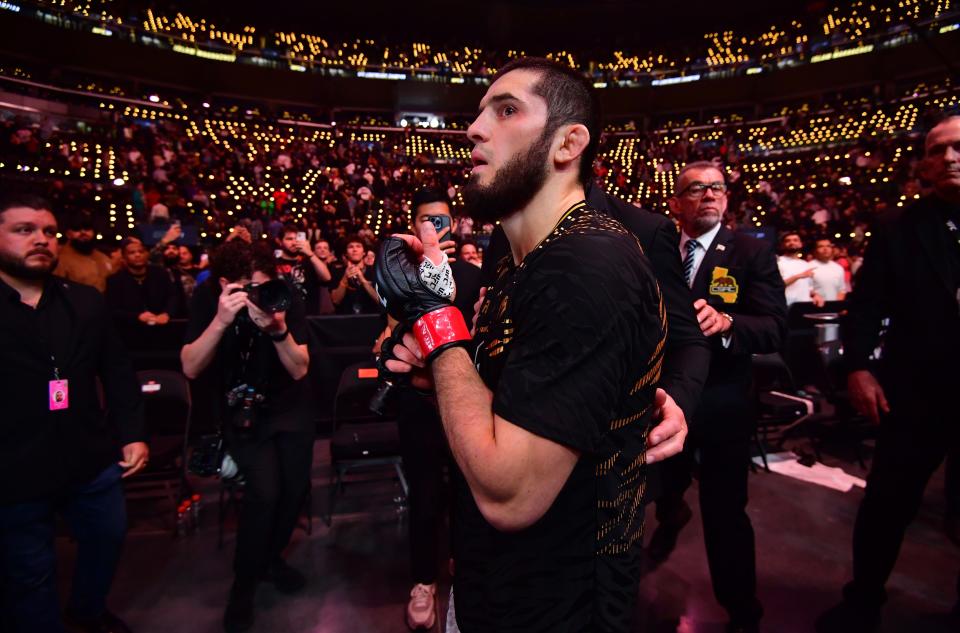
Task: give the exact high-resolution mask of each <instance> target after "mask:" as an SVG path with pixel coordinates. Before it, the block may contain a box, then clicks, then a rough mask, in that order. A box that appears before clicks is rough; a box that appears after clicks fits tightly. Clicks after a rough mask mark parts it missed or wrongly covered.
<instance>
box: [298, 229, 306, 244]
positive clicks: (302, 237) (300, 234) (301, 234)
mask: <svg viewBox="0 0 960 633" xmlns="http://www.w3.org/2000/svg"><path fill="white" fill-rule="evenodd" d="M297 239H298V240H299V241H301V242H305V241H307V234H306V233H304V232H303V231H299V232H298V233H297Z"/></svg>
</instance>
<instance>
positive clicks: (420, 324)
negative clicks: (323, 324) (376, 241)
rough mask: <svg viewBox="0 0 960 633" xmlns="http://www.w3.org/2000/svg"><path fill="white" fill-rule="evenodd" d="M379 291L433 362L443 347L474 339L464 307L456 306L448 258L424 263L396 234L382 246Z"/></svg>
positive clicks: (390, 309) (388, 310)
mask: <svg viewBox="0 0 960 633" xmlns="http://www.w3.org/2000/svg"><path fill="white" fill-rule="evenodd" d="M375 272H376V287H377V294H379V295H380V301H381V302H382V303H383V306H384V307H385V308H386V309H387V313H388V314H390V316H392V317H393V318H395V319H396V320H397V321H399V322H400V323H403V324H405V325H407V326H409V327H410V329H411V330H412V331H413V334H414V336H415V338H416V339H417V344H418V345H419V346H420V352H421V354H422V356H423V358H424V359H425V360H426V361H427V362H429V361H431V360H432V359H433V358H434V357H435V356H436V355H437V354H439V353H440V352H442V351H443V350H445V349H447V348H449V347H453V346H456V345H466V344H467V343H468V342H469V341H470V338H471V337H470V330H469V328H467V324H466V322H464V320H463V315H462V314H461V313H460V310H458V309H457V308H455V307H453V304H452V303H451V302H450V301H451V299H450V297H451V296H452V294H453V275H452V273H451V271H450V265H449V264H448V263H447V262H446V260H445V259H444V261H443V262H442V263H441V264H439V265H438V264H433V263H432V262H431V261H430V260H429V259H428V258H427V259H425V260H424V261H423V262H422V263H421V262H420V261H418V258H417V257H416V255H415V254H414V253H412V252H411V251H410V249H409V248H408V247H407V244H406V243H405V242H404V241H403V240H401V239H399V238H396V237H391V238H388V239H386V240H385V241H384V242H383V244H382V245H381V246H380V253H379V255H378V256H377V263H376V265H375Z"/></svg>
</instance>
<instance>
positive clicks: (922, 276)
mask: <svg viewBox="0 0 960 633" xmlns="http://www.w3.org/2000/svg"><path fill="white" fill-rule="evenodd" d="M948 208H949V207H948V205H947V203H945V202H943V201H942V200H940V199H939V198H936V197H933V196H931V197H927V198H923V199H921V200H919V201H917V202H916V203H914V204H913V205H911V206H909V207H907V208H906V209H902V210H901V209H897V210H896V211H893V212H891V213H889V214H886V215H884V216H882V217H881V218H879V219H878V221H877V222H876V223H875V226H873V227H871V230H872V238H871V239H870V244H869V245H868V246H867V250H866V253H865V254H864V260H863V266H862V267H861V269H860V270H859V272H858V273H857V279H856V283H855V284H854V291H853V293H852V294H851V295H850V297H849V301H848V312H847V315H846V317H845V318H844V319H843V320H842V321H841V336H842V339H843V348H844V359H845V363H846V368H847V370H848V371H854V370H857V369H866V368H867V367H868V365H869V358H870V355H871V353H872V352H873V350H874V349H875V348H876V347H877V345H878V344H879V342H880V331H881V320H882V319H884V318H889V319H890V326H889V328H888V329H887V332H886V335H885V336H884V342H883V360H882V362H881V366H880V371H879V374H880V375H879V376H878V377H879V378H880V380H881V381H882V382H883V383H884V387H885V388H886V389H890V388H891V387H894V386H895V385H897V384H899V383H903V382H907V380H906V379H910V380H909V382H911V383H913V384H917V378H920V377H921V376H926V377H933V376H936V375H944V372H955V371H956V369H955V366H956V365H955V363H956V359H957V356H958V354H960V306H958V305H957V294H956V293H957V286H956V284H957V279H956V278H954V277H953V276H952V275H951V263H952V262H951V258H956V257H957V252H956V251H953V250H951V249H957V248H958V245H957V244H956V238H954V237H953V235H951V234H950V233H949V232H948V231H947V228H946V220H947V216H946V212H947V209H948ZM954 213H955V216H960V209H956V208H955V209H954ZM953 261H954V262H955V261H956V260H955V259H954V260H953ZM954 265H956V264H954ZM953 375H955V373H954V374H953ZM924 380H925V379H924ZM888 395H889V394H888Z"/></svg>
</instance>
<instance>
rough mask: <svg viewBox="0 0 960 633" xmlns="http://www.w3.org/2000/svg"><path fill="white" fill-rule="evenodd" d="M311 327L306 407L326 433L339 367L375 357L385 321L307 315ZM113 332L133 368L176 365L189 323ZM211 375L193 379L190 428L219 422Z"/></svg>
mask: <svg viewBox="0 0 960 633" xmlns="http://www.w3.org/2000/svg"><path fill="white" fill-rule="evenodd" d="M307 322H308V324H309V331H310V341H309V347H310V372H309V374H308V376H307V380H308V381H309V384H310V387H311V388H310V390H309V391H310V399H311V402H310V411H311V415H312V416H313V418H314V421H315V422H316V424H317V432H318V433H319V434H321V435H324V436H326V435H329V433H330V429H331V423H332V415H333V413H332V412H333V398H334V394H335V393H336V389H337V383H338V382H339V380H340V375H341V374H342V373H343V370H344V369H345V368H346V367H348V366H349V365H352V364H354V363H357V362H360V361H364V360H369V359H371V358H372V357H373V352H372V349H373V344H374V342H375V340H376V338H377V336H378V335H379V334H380V332H381V331H382V330H383V328H384V325H385V323H386V321H385V319H384V317H382V316H380V315H350V316H322V317H308V318H307ZM116 329H117V335H118V336H119V337H120V339H121V340H122V341H123V342H124V344H125V345H126V347H127V350H128V351H129V353H130V356H131V357H132V359H133V364H134V368H135V369H137V370H142V369H173V370H177V371H180V370H181V368H180V348H181V347H182V346H183V339H184V335H185V333H186V329H187V321H186V319H172V320H171V321H170V323H169V324H167V325H163V326H148V325H144V324H142V323H131V322H118V323H116ZM219 391H220V387H219V386H218V384H217V380H216V377H215V376H211V375H205V376H201V377H200V378H199V379H197V380H194V381H192V382H191V392H192V395H193V401H194V407H193V419H192V425H191V428H192V429H193V430H194V434H203V433H206V432H210V431H212V430H213V429H214V428H215V427H216V424H217V420H216V415H217V414H216V411H217V406H216V403H217V400H218V399H219V398H221V397H222V396H223V394H222V393H219Z"/></svg>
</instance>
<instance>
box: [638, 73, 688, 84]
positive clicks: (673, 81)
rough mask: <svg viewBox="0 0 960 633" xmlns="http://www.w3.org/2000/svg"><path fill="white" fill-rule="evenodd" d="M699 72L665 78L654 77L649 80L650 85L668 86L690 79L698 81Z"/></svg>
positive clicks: (683, 82)
mask: <svg viewBox="0 0 960 633" xmlns="http://www.w3.org/2000/svg"><path fill="white" fill-rule="evenodd" d="M699 80H700V74H699V73H698V74H695V75H684V76H683V77H667V78H666V79H654V80H653V81H652V82H650V85H651V86H670V85H672V84H686V83H690V82H691V81H699Z"/></svg>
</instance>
